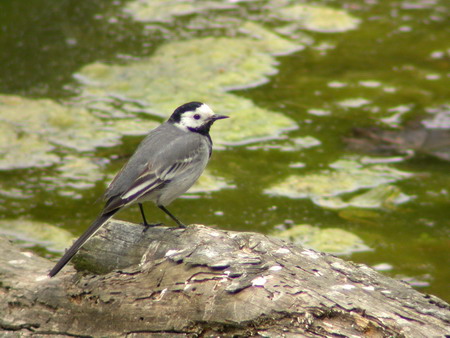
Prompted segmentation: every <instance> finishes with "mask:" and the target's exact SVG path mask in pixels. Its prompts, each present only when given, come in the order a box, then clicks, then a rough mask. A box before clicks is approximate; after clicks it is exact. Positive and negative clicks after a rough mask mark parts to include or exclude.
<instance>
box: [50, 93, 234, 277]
mask: <svg viewBox="0 0 450 338" xmlns="http://www.w3.org/2000/svg"><path fill="white" fill-rule="evenodd" d="M228 117H229V116H225V115H218V114H215V113H214V112H213V111H212V109H211V108H210V107H209V106H208V105H206V104H205V103H202V102H196V101H194V102H189V103H185V104H183V105H181V106H180V107H178V108H177V109H175V111H174V112H173V113H172V115H171V116H170V118H169V119H168V120H167V121H165V122H164V123H162V124H161V125H159V126H158V127H156V128H155V129H153V130H151V131H150V132H149V133H148V134H147V136H146V137H145V138H144V139H143V140H142V142H141V143H140V144H139V146H138V147H137V149H136V151H135V152H134V154H133V155H132V156H131V157H130V159H129V160H128V162H127V163H126V164H125V165H124V166H123V168H122V169H121V170H120V171H119V172H118V174H117V175H116V176H115V178H114V179H113V180H112V181H111V183H110V184H109V186H108V188H107V189H106V191H105V193H104V195H103V199H104V200H105V201H106V202H105V206H104V207H103V209H102V211H101V212H100V214H99V215H98V217H97V218H96V219H95V220H94V222H92V224H91V225H90V226H89V228H88V229H87V230H86V231H85V232H84V233H83V234H82V235H81V236H80V237H79V238H78V239H77V240H76V241H75V242H74V243H73V245H72V246H71V247H70V248H69V249H68V250H67V251H66V252H65V253H64V255H63V256H62V257H61V259H60V260H59V261H58V262H57V263H56V265H55V266H54V267H53V268H52V269H51V270H50V272H49V273H48V275H49V276H50V277H53V276H55V275H56V274H57V273H58V272H59V271H60V270H61V269H62V268H63V267H64V266H65V265H66V264H67V263H68V262H69V261H70V260H71V259H72V257H73V256H74V255H75V254H76V253H77V252H78V250H79V249H80V248H81V247H82V246H83V245H84V244H85V243H86V241H87V240H89V239H90V238H91V237H92V236H93V235H95V233H96V232H97V231H98V230H99V229H100V228H101V227H102V226H103V225H104V224H105V223H106V222H107V221H108V220H109V219H110V218H111V217H112V216H113V215H114V214H115V213H117V212H118V211H119V210H121V209H122V208H124V207H128V206H130V205H133V204H138V206H139V209H140V212H141V216H142V219H143V222H144V225H146V226H150V225H149V224H148V223H147V220H146V218H145V214H144V209H143V206H142V203H143V202H146V201H152V202H154V203H155V204H156V206H157V207H159V208H160V209H161V210H162V211H164V212H165V213H166V214H167V215H168V216H169V217H170V218H171V219H172V220H173V221H175V223H177V225H178V226H180V227H185V225H184V224H183V223H182V222H181V221H180V220H179V219H178V218H176V217H175V216H174V215H173V214H172V213H171V212H170V211H169V210H167V208H166V206H167V205H169V204H170V203H171V202H172V201H173V200H175V199H176V198H178V197H179V196H180V195H182V194H184V193H185V192H186V191H187V190H188V189H189V188H190V187H191V186H192V185H193V184H194V183H195V182H196V181H197V179H198V178H199V177H200V175H201V174H202V172H203V171H204V169H205V167H206V165H207V163H208V161H209V158H210V157H211V154H212V140H211V136H210V135H209V131H210V128H211V126H212V124H213V123H214V122H215V121H217V120H220V119H226V118H228ZM147 228H148V227H147Z"/></svg>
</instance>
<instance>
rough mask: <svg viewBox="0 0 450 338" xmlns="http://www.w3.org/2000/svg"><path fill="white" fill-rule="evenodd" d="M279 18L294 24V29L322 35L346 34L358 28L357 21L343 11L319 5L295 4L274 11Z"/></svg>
mask: <svg viewBox="0 0 450 338" xmlns="http://www.w3.org/2000/svg"><path fill="white" fill-rule="evenodd" d="M275 14H276V15H279V16H280V18H282V19H284V20H288V21H290V22H294V23H295V25H293V27H295V28H296V29H307V30H310V31H315V32H322V33H337V32H346V31H348V30H351V29H355V28H357V27H358V24H359V22H360V20H359V19H357V18H355V17H354V16H352V15H350V14H348V13H347V12H346V11H344V10H340V9H334V8H330V7H326V6H320V5H309V4H296V5H291V6H285V7H281V8H279V9H278V10H276V11H275Z"/></svg>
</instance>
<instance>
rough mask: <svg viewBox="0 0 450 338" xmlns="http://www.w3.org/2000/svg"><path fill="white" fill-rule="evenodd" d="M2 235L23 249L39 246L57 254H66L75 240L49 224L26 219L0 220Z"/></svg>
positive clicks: (65, 232)
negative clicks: (65, 251)
mask: <svg viewBox="0 0 450 338" xmlns="http://www.w3.org/2000/svg"><path fill="white" fill-rule="evenodd" d="M0 234H1V235H3V236H6V237H7V238H10V239H11V240H12V241H14V242H15V243H16V244H18V245H20V246H21V247H23V248H28V247H35V246H39V247H42V248H45V249H47V250H48V251H50V252H57V253H62V252H64V249H65V248H66V247H67V246H68V245H69V244H70V243H71V242H72V240H73V239H74V238H73V236H72V235H71V234H70V233H69V232H68V231H67V230H64V229H61V228H59V227H56V226H54V225H52V224H49V223H45V222H38V221H32V220H25V219H14V220H10V219H3V220H0Z"/></svg>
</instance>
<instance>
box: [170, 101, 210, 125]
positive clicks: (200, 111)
mask: <svg viewBox="0 0 450 338" xmlns="http://www.w3.org/2000/svg"><path fill="white" fill-rule="evenodd" d="M213 116H214V112H213V111H212V109H211V108H209V107H208V105H206V104H202V105H201V106H200V107H198V108H197V109H195V110H194V111H187V112H184V113H183V114H182V115H181V119H180V122H178V123H175V126H177V127H178V128H180V129H183V130H185V131H187V130H188V129H189V128H193V129H197V128H200V127H201V126H202V125H204V124H205V123H207V122H208V121H210V119H211V117H213Z"/></svg>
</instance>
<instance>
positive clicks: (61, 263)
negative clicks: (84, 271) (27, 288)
mask: <svg viewBox="0 0 450 338" xmlns="http://www.w3.org/2000/svg"><path fill="white" fill-rule="evenodd" d="M119 209H120V208H118V209H115V210H112V211H110V212H108V213H102V214H101V215H100V216H98V217H97V219H96V220H95V221H94V222H93V223H92V224H91V226H90V227H89V228H88V229H87V230H86V231H85V233H84V234H82V235H81V236H80V238H78V239H77V240H76V241H75V243H73V244H72V246H71V247H70V248H69V250H67V251H66V253H65V254H64V256H62V257H61V259H60V260H59V261H58V263H56V265H55V266H54V267H53V269H51V270H50V272H49V273H48V275H49V276H50V277H53V276H55V275H56V274H57V273H58V272H59V271H60V270H61V269H62V268H63V267H64V266H65V265H66V264H67V263H68V262H69V261H70V260H71V259H72V257H73V256H74V255H75V254H76V253H77V252H78V250H79V249H80V248H81V247H82V246H83V244H84V243H86V241H87V240H88V239H89V238H91V237H92V236H94V235H95V233H96V232H97V231H98V229H100V227H101V226H102V225H103V224H105V223H106V221H108V220H109V219H110V218H111V217H112V216H113V215H114V214H115V213H116V212H117V211H119Z"/></svg>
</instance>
